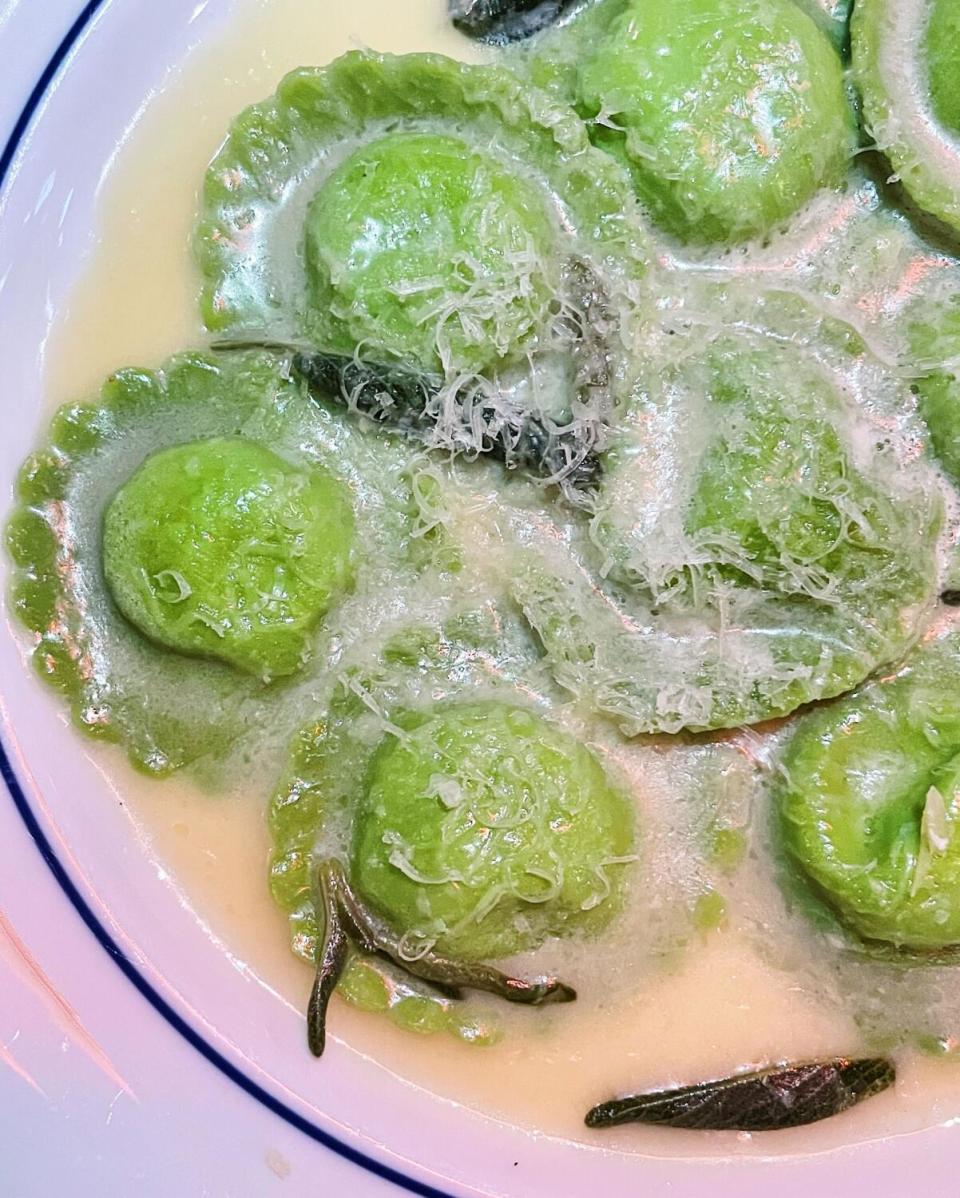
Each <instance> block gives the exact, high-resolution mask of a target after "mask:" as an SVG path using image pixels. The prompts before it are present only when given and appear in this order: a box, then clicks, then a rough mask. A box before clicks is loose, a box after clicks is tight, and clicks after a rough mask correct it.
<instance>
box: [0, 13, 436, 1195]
mask: <svg viewBox="0 0 960 1198" xmlns="http://www.w3.org/2000/svg"><path fill="white" fill-rule="evenodd" d="M105 3H106V0H89V3H87V4H86V6H85V7H84V8H83V10H82V12H81V13H80V15H79V16H78V17H77V19H76V20H75V21H74V23H73V25H71V27H70V29H69V30H68V32H67V34H66V36H65V37H64V39H63V41H62V42H61V43H60V45H59V46H58V47H57V49H56V50H55V52H54V54H53V57H52V58H51V59H50V61H49V62H48V63H47V65H46V67H45V68H44V70H43V73H42V74H41V76H40V78H39V79H38V80H37V83H36V85H35V86H34V88H33V91H32V92H31V93H30V96H29V98H28V99H27V102H26V104H25V105H24V108H23V111H22V112H21V113H20V116H19V117H18V118H17V121H16V124H15V125H14V127H13V132H12V133H11V134H10V137H9V140H8V141H7V144H6V146H5V147H4V149H3V152H2V153H0V190H2V189H3V187H4V186H5V184H6V182H7V176H8V174H9V172H10V167H11V165H12V164H13V160H14V158H15V157H16V154H17V151H18V150H19V148H20V146H21V144H22V142H23V139H24V137H25V136H26V134H27V132H28V131H29V129H30V126H31V124H32V121H33V117H34V115H35V113H36V111H37V108H38V107H39V105H40V103H41V102H42V100H43V98H44V96H45V95H46V93H47V91H48V90H49V89H50V86H51V85H52V83H53V82H54V80H55V79H56V77H57V75H58V73H59V71H60V68H61V67H62V66H63V64H64V62H65V61H66V59H67V58H68V56H69V55H70V52H71V51H72V50H73V48H74V47H75V45H76V44H77V42H78V41H79V39H80V37H81V36H82V35H83V33H84V32H85V30H86V29H87V28H88V26H89V25H90V23H91V22H92V20H93V18H94V17H95V16H96V14H97V13H98V12H99V11H100V9H102V8H103V6H104V4H105ZM0 777H2V779H3V782H4V784H5V786H6V788H7V790H8V791H9V793H10V797H11V799H12V800H13V804H14V806H15V807H16V809H17V811H18V813H19V815H20V818H21V819H22V820H23V822H24V824H25V826H26V829H27V831H28V832H29V833H30V836H31V837H32V839H33V842H34V844H35V845H36V846H37V849H38V851H39V852H40V855H41V856H42V857H43V859H44V861H45V862H46V863H47V866H48V867H49V869H50V872H51V873H52V874H53V876H54V878H55V879H56V881H57V884H58V885H59V886H60V889H61V890H62V891H63V892H64V894H65V895H66V896H67V898H68V899H69V900H70V902H71V904H72V905H73V907H74V909H75V910H76V912H77V914H78V915H79V916H80V918H81V919H82V920H83V922H84V923H85V924H86V926H87V927H88V928H89V930H90V931H91V932H92V933H93V935H94V936H95V937H96V938H97V940H98V942H99V943H100V945H101V947H102V948H103V949H104V950H105V951H106V952H107V954H108V955H109V956H110V958H111V960H112V961H113V962H114V964H115V965H116V966H117V967H118V968H119V969H120V971H121V972H122V973H123V974H124V976H125V977H126V978H127V980H128V981H130V982H132V983H133V985H134V986H136V988H137V990H138V991H139V992H140V994H141V995H142V996H143V997H144V998H145V999H146V1000H147V1002H148V1003H150V1005H151V1006H152V1007H153V1008H154V1010H155V1011H156V1012H157V1013H158V1014H159V1015H161V1016H162V1017H163V1018H164V1019H165V1020H166V1021H167V1023H169V1024H170V1026H171V1027H172V1028H173V1029H174V1030H175V1031H177V1032H179V1033H180V1035H181V1036H182V1037H183V1038H184V1039H185V1040H186V1041H187V1043H188V1044H190V1045H191V1046H192V1047H193V1048H195V1049H196V1050H197V1052H199V1053H200V1054H201V1055H202V1056H204V1057H206V1059H207V1060H208V1061H209V1062H210V1064H211V1065H213V1066H215V1067H216V1068H217V1069H219V1070H220V1072H221V1073H222V1074H224V1076H225V1077H227V1078H229V1079H230V1081H232V1082H234V1083H235V1084H236V1085H238V1086H239V1087H240V1088H241V1089H242V1090H245V1091H246V1093H247V1094H249V1095H250V1097H251V1098H254V1099H256V1101H257V1102H259V1103H261V1104H262V1105H263V1106H265V1107H266V1108H267V1109H268V1110H270V1111H272V1112H273V1113H274V1114H275V1115H279V1117H280V1118H281V1119H283V1120H285V1121H286V1122H287V1123H289V1124H290V1125H291V1126H292V1127H295V1128H296V1129H297V1130H298V1131H301V1132H303V1133H304V1134H305V1135H307V1136H309V1137H310V1138H311V1139H312V1140H315V1141H316V1142H317V1143H318V1144H322V1145H323V1147H324V1148H327V1149H329V1150H330V1151H331V1152H334V1153H336V1154H337V1156H340V1157H343V1158H344V1160H347V1161H349V1162H350V1163H351V1164H353V1165H358V1166H359V1167H360V1168H362V1169H366V1170H367V1171H368V1172H369V1173H372V1174H374V1175H375V1176H377V1177H379V1178H381V1179H382V1180H383V1181H388V1182H392V1183H393V1185H396V1186H399V1187H400V1188H401V1189H404V1190H406V1191H407V1192H408V1193H410V1194H418V1195H420V1196H421V1198H452V1196H451V1195H450V1194H448V1193H447V1192H445V1191H443V1190H438V1189H437V1188H436V1187H434V1186H431V1185H427V1184H426V1183H425V1182H421V1181H417V1180H416V1179H415V1178H412V1177H407V1176H406V1174H404V1173H400V1172H399V1171H398V1170H396V1169H394V1168H392V1167H391V1166H390V1165H386V1164H384V1163H383V1162H381V1161H378V1160H376V1159H375V1158H373V1157H370V1156H367V1155H366V1154H365V1153H363V1152H361V1151H360V1150H359V1149H357V1148H352V1147H351V1146H350V1145H349V1144H346V1143H344V1142H343V1141H342V1140H338V1139H337V1138H336V1136H333V1135H331V1134H330V1133H329V1132H326V1131H324V1130H323V1128H321V1127H318V1126H317V1125H316V1124H315V1123H311V1122H310V1120H309V1119H306V1118H304V1116H302V1115H299V1114H298V1113H297V1112H296V1111H295V1110H293V1109H292V1108H291V1107H289V1106H287V1105H286V1104H285V1103H283V1102H281V1101H280V1100H279V1099H278V1098H275V1097H274V1096H273V1095H272V1094H270V1093H269V1091H267V1090H265V1089H264V1088H263V1087H262V1086H260V1085H259V1084H258V1083H257V1082H255V1081H254V1080H253V1079H252V1078H250V1077H247V1075H246V1074H245V1073H244V1072H243V1071H242V1070H240V1069H238V1068H237V1066H236V1065H234V1064H233V1063H232V1062H231V1061H228V1060H227V1058H226V1057H225V1056H223V1054H222V1053H220V1052H218V1051H217V1049H216V1048H214V1047H213V1045H212V1044H210V1043H209V1042H208V1041H207V1040H205V1039H204V1038H203V1036H201V1035H200V1033H199V1032H197V1031H196V1029H195V1028H192V1027H191V1026H190V1024H189V1023H187V1021H186V1020H185V1019H184V1018H183V1017H182V1016H181V1015H179V1014H178V1013H177V1012H176V1011H175V1010H174V1009H173V1007H172V1006H171V1005H170V1003H168V1002H167V1000H166V999H165V998H164V997H163V996H162V995H161V994H160V993H159V992H158V991H157V990H155V989H154V987H153V986H152V985H151V984H150V983H149V982H148V981H147V979H146V978H145V977H144V976H143V974H141V973H140V972H139V970H138V969H137V968H136V966H134V964H133V963H132V962H131V961H130V959H129V958H128V957H127V956H126V955H125V954H124V952H123V950H122V949H121V948H120V946H119V945H118V944H117V942H116V941H115V940H114V938H113V937H112V936H111V935H110V933H109V932H108V931H107V929H106V928H105V927H104V926H103V924H102V923H101V922H100V920H99V919H98V918H97V916H96V914H95V913H94V911H93V909H92V908H91V906H90V904H89V903H88V902H87V900H86V899H85V898H84V897H83V895H82V894H81V893H80V891H79V890H78V889H77V887H76V885H75V884H74V882H73V880H72V879H71V878H70V875H69V874H68V873H67V871H66V869H64V867H63V864H62V862H61V861H60V860H59V858H58V857H57V855H56V853H55V852H54V851H53V847H52V845H51V844H50V841H49V839H48V837H47V835H46V833H45V832H44V831H43V828H42V827H41V826H40V821H39V820H38V819H37V816H36V814H35V812H34V811H33V809H32V807H31V806H30V803H29V802H28V800H27V796H26V793H25V791H24V789H23V787H22V786H21V785H20V782H19V780H18V779H17V776H16V774H15V773H14V770H13V766H12V765H11V763H10V759H9V757H8V755H7V752H6V749H5V747H4V745H3V740H2V737H0Z"/></svg>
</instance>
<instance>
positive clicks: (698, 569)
mask: <svg viewBox="0 0 960 1198" xmlns="http://www.w3.org/2000/svg"><path fill="white" fill-rule="evenodd" d="M677 354H678V357H679V359H680V362H681V364H679V365H677V366H675V367H673V368H668V369H667V370H666V371H664V372H663V375H662V377H661V379H660V380H658V381H657V382H656V383H655V384H654V383H653V382H651V384H650V386H649V387H648V389H647V391H646V393H645V394H642V395H641V396H639V397H638V402H637V406H636V408H635V410H634V413H633V416H632V418H631V420H630V421H629V422H628V423H627V424H626V425H625V426H624V428H623V429H622V430H621V435H620V440H619V443H618V444H617V445H615V446H614V447H613V448H612V449H611V450H610V452H609V453H608V455H607V460H606V464H605V470H604V475H603V481H602V484H601V487H600V490H599V492H598V495H597V499H596V504H595V514H594V521H593V527H592V543H591V544H590V545H589V546H587V547H585V548H582V549H581V556H580V559H579V561H576V560H573V559H570V560H568V561H567V563H566V564H564V562H563V560H562V556H561V555H559V554H558V553H557V551H556V550H554V551H553V552H552V555H546V556H542V557H541V559H540V561H539V562H538V561H537V559H536V557H535V556H534V555H531V554H529V553H528V554H527V557H526V566H525V568H524V570H522V571H519V572H518V578H517V587H518V594H519V597H520V599H521V602H522V604H523V606H524V610H525V611H526V612H527V615H528V618H530V619H531V622H532V623H533V624H534V626H535V627H536V629H537V631H538V633H539V635H540V637H541V639H542V641H543V643H544V645H545V647H546V650H547V653H548V656H549V657H550V658H551V659H552V661H553V662H554V668H555V671H556V672H557V676H558V678H559V679H560V681H562V682H563V684H564V685H565V686H567V687H568V688H569V689H571V690H573V691H574V692H575V693H577V694H579V695H580V696H581V697H583V698H584V699H586V700H587V701H588V702H590V703H591V704H592V705H593V706H595V707H598V708H600V709H601V710H604V711H606V712H609V713H610V714H612V715H614V716H616V717H618V718H619V719H620V720H621V722H622V724H623V726H624V728H625V729H626V730H627V731H629V732H632V733H635V732H640V731H677V730H679V729H680V728H696V729H705V728H717V727H730V726H735V725H737V724H741V723H752V722H756V721H760V720H764V719H767V718H770V717H772V716H780V715H785V714H787V713H789V712H790V711H792V710H794V709H795V708H796V707H799V706H800V705H801V704H803V703H805V702H809V701H810V700H812V699H822V698H827V697H829V696H832V695H837V694H840V693H842V692H843V691H845V690H849V689H850V688H851V687H853V686H855V685H857V684H858V683H859V682H861V681H862V680H863V679H864V678H865V677H867V675H868V674H870V673H871V672H872V671H873V670H874V669H876V667H877V666H879V665H881V664H883V663H886V662H889V661H893V660H896V659H897V658H898V657H899V656H901V655H902V654H903V653H904V652H905V651H906V649H907V648H908V647H909V646H910V644H911V643H912V642H913V641H914V640H915V638H916V637H917V636H918V634H919V632H920V630H921V628H922V626H923V622H924V620H925V618H926V616H927V614H928V613H929V611H930V608H931V606H932V604H933V602H934V600H935V597H936V593H937V583H938V573H939V563H938V556H937V551H938V535H939V530H940V527H941V523H942V497H941V494H940V490H939V486H938V484H937V481H936V479H935V477H934V475H933V474H932V472H931V471H929V470H928V469H926V468H925V467H924V466H923V465H922V464H920V463H915V462H913V461H912V455H913V442H912V440H911V437H912V435H913V430H911V434H910V436H904V437H903V439H902V440H899V441H898V438H897V437H892V436H891V433H890V429H891V427H892V425H893V419H895V417H891V416H890V415H889V414H888V415H887V416H883V415H880V414H878V413H874V416H873V418H872V419H871V417H870V415H869V413H868V412H867V411H866V410H863V409H860V408H859V407H857V406H855V405H853V404H851V403H850V402H848V401H847V400H846V399H845V397H844V396H843V394H842V392H841V391H840V390H839V386H838V382H837V381H836V380H835V379H833V378H832V377H831V376H830V374H829V373H828V372H827V371H826V369H825V368H824V367H822V366H821V364H820V363H819V362H817V361H816V360H814V359H812V358H809V359H808V358H807V357H806V355H804V354H803V353H801V352H798V351H797V350H796V349H795V348H793V347H792V346H790V345H788V344H786V343H784V342H781V341H778V340H775V339H773V338H754V337H739V338H727V337H721V338H718V339H716V340H715V341H714V342H713V343H712V344H711V345H710V346H709V347H708V349H707V350H706V351H703V350H702V349H699V348H692V347H691V346H689V345H687V344H678V346H677ZM891 398H892V399H894V400H899V402H901V403H903V402H904V399H903V395H902V394H901V393H900V391H899V388H898V392H897V395H895V396H892V397H891ZM598 584H599V585H598Z"/></svg>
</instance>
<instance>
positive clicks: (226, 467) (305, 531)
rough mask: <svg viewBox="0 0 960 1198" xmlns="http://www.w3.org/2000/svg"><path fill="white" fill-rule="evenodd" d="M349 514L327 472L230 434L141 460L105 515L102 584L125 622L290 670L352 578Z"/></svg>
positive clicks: (209, 651)
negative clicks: (299, 465)
mask: <svg viewBox="0 0 960 1198" xmlns="http://www.w3.org/2000/svg"><path fill="white" fill-rule="evenodd" d="M353 526H354V520H353V511H352V508H351V504H350V493H349V491H348V489H347V488H346V486H345V485H344V484H343V483H341V482H338V481H337V480H336V479H334V478H333V477H332V476H331V475H330V474H328V473H327V472H326V471H322V470H304V469H297V468H296V467H294V466H291V465H290V464H289V463H288V462H286V461H285V460H284V459H283V458H281V457H279V456H278V455H277V454H275V453H274V452H273V451H272V450H270V449H267V448H266V447H265V446H263V445H258V444H256V443H255V442H253V441H246V440H242V439H240V438H238V437H232V438H225V437H218V438H213V439H211V440H209V441H193V442H188V443H187V444H185V445H175V446H173V447H172V448H170V449H165V450H161V451H160V452H159V453H156V454H153V455H152V456H151V457H149V458H148V459H147V460H146V461H145V462H144V464H143V465H142V466H141V467H140V469H139V470H138V471H137V472H136V474H134V476H133V477H132V478H131V479H130V480H129V481H128V482H126V483H124V485H123V486H122V487H121V488H120V490H119V491H118V492H117V494H116V496H115V497H114V499H113V501H112V502H111V504H110V506H109V507H108V508H107V511H106V515H105V517H104V535H103V558H104V572H105V574H106V577H107V582H108V583H109V585H110V589H111V590H112V592H113V596H114V598H115V599H116V601H117V605H118V606H119V607H120V610H121V611H122V612H123V613H124V615H125V616H126V617H127V619H128V620H130V621H131V622H132V623H133V624H135V625H136V626H137V627H138V628H139V629H140V631H141V632H143V633H145V634H146V635H147V636H149V637H151V638H153V639H154V640H156V641H159V642H160V643H161V644H163V645H167V646H168V647H169V648H171V649H175V650H177V651H178V652H181V653H192V654H199V655H200V656H204V657H214V658H217V659H219V660H221V661H226V662H229V663H230V664H231V665H235V666H237V667H238V668H239V669H241V670H246V671H248V672H249V673H251V674H254V675H256V676H258V677H262V678H265V679H269V678H271V677H277V676H280V675H284V674H293V673H295V672H296V671H297V670H298V669H299V668H300V667H301V666H302V665H303V663H304V662H305V660H306V659H307V658H308V657H309V653H310V641H311V633H312V631H313V629H314V627H315V626H316V624H317V623H318V621H319V620H320V618H321V616H323V615H324V614H325V612H326V611H327V610H328V609H329V607H330V606H331V605H332V603H333V602H334V601H335V600H336V599H337V597H338V596H339V595H340V594H341V593H342V592H344V591H345V590H346V589H347V588H348V586H349V585H350V583H351V581H352V572H353V571H352V563H351V556H352V549H353V540H354V527H353Z"/></svg>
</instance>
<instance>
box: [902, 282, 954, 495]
mask: <svg viewBox="0 0 960 1198" xmlns="http://www.w3.org/2000/svg"><path fill="white" fill-rule="evenodd" d="M914 314H915V319H914V320H912V321H911V323H910V328H909V342H910V363H909V369H910V371H911V373H913V374H915V375H917V378H916V381H915V382H914V385H913V389H914V392H915V393H916V395H917V399H918V403H919V408H920V414H921V415H922V416H923V419H924V422H925V423H926V425H927V428H928V429H929V432H930V444H931V447H932V449H933V452H934V454H935V455H936V457H937V459H938V460H939V462H940V464H941V465H942V466H943V469H944V472H945V473H946V475H947V477H948V478H949V479H950V481H951V482H952V483H953V484H954V485H955V486H960V296H958V295H953V296H951V297H950V299H949V301H948V302H947V304H946V305H943V304H940V305H934V304H924V305H923V307H922V309H921V308H920V306H919V305H918V306H917V307H916V308H915V309H914Z"/></svg>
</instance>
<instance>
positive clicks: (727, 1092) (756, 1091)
mask: <svg viewBox="0 0 960 1198" xmlns="http://www.w3.org/2000/svg"><path fill="white" fill-rule="evenodd" d="M895 1080H896V1073H895V1070H894V1067H893V1065H892V1064H891V1063H890V1062H889V1061H886V1060H883V1059H882V1058H879V1057H876V1058H866V1059H861V1060H849V1059H847V1058H846V1057H837V1058H835V1059H833V1060H825V1061H810V1062H806V1063H802V1064H796V1065H782V1066H778V1067H777V1068H775V1069H761V1070H759V1071H758V1072H756V1073H740V1074H735V1075H734V1076H733V1077H726V1078H722V1079H721V1080H719V1081H710V1082H701V1083H699V1084H698V1085H693V1086H683V1087H681V1088H680V1089H677V1090H658V1091H654V1092H652V1093H649V1094H637V1095H635V1096H634V1097H632V1098H618V1099H614V1100H613V1101H611V1102H604V1103H601V1104H600V1105H599V1106H595V1107H594V1108H593V1110H591V1111H589V1112H588V1114H587V1117H586V1124H587V1127H593V1128H605V1127H619V1126H620V1125H621V1124H623V1123H648V1124H655V1125H658V1126H662V1127H685V1128H692V1129H696V1130H700V1131H779V1130H782V1129H784V1128H788V1127H801V1126H802V1125H804V1124H806V1123H816V1122H818V1121H819V1120H820V1119H829V1118H830V1116H831V1115H838V1114H840V1112H841V1111H846V1110H849V1108H850V1107H852V1106H855V1105H856V1104H857V1103H858V1102H862V1101H863V1100H864V1099H865V1098H870V1097H872V1096H873V1095H874V1094H879V1093H880V1092H881V1090H886V1089H887V1087H888V1086H892V1085H893V1083H894V1081H895Z"/></svg>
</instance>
